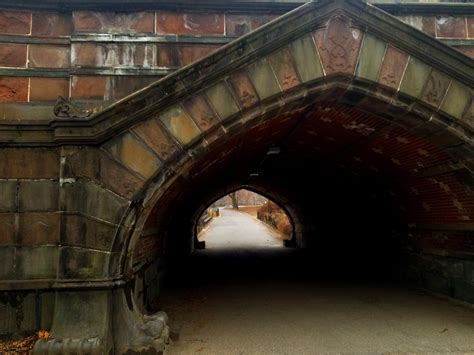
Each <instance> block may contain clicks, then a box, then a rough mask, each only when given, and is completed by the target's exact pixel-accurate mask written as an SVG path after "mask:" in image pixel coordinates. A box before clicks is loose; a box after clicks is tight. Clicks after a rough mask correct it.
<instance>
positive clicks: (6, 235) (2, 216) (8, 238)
mask: <svg viewBox="0 0 474 355" xmlns="http://www.w3.org/2000/svg"><path fill="white" fill-rule="evenodd" d="M0 226H2V227H1V228H0V246H13V245H16V244H18V241H17V239H16V216H15V213H0ZM0 260H2V259H0ZM0 273H1V272H0Z"/></svg>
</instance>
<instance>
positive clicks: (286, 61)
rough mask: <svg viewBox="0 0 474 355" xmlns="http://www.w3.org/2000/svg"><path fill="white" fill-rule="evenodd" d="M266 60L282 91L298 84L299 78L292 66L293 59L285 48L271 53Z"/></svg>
mask: <svg viewBox="0 0 474 355" xmlns="http://www.w3.org/2000/svg"><path fill="white" fill-rule="evenodd" d="M268 60H269V62H270V64H271V66H272V68H273V71H274V72H275V75H276V77H277V79H278V82H279V83H280V87H281V88H282V89H283V90H288V89H291V88H292V87H295V86H297V85H299V84H300V82H301V81H300V78H299V77H298V73H297V72H296V70H295V68H294V66H293V57H292V55H291V53H290V51H289V49H288V48H287V47H285V48H281V49H279V50H278V51H276V52H274V53H272V54H271V55H270V56H269V57H268Z"/></svg>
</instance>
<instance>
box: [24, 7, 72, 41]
mask: <svg viewBox="0 0 474 355" xmlns="http://www.w3.org/2000/svg"><path fill="white" fill-rule="evenodd" d="M71 31H72V18H71V16H70V15H65V14H59V13H47V12H35V13H33V20H32V25H31V34H32V35H33V36H39V37H65V36H69V35H70V34H71Z"/></svg>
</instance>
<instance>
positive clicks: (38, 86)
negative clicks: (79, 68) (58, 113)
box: [30, 78, 69, 101]
mask: <svg viewBox="0 0 474 355" xmlns="http://www.w3.org/2000/svg"><path fill="white" fill-rule="evenodd" d="M58 96H62V97H65V98H67V97H69V79H63V78H31V79H30V101H56V100H57V98H58Z"/></svg>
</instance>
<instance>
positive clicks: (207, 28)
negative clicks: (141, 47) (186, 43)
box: [156, 11, 224, 35]
mask: <svg viewBox="0 0 474 355" xmlns="http://www.w3.org/2000/svg"><path fill="white" fill-rule="evenodd" d="M156 32H157V33H159V34H180V35H224V15H222V14H209V13H187V14H183V13H180V12H168V11H159V12H157V14H156Z"/></svg>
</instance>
